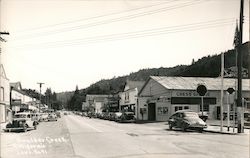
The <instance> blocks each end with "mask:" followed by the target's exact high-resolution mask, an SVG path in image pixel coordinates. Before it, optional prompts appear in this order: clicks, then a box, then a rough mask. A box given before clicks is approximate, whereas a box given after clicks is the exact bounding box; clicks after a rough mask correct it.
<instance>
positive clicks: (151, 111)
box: [148, 103, 156, 121]
mask: <svg viewBox="0 0 250 158" xmlns="http://www.w3.org/2000/svg"><path fill="white" fill-rule="evenodd" d="M155 119H156V116H155V103H149V104H148V120H149V121H155Z"/></svg>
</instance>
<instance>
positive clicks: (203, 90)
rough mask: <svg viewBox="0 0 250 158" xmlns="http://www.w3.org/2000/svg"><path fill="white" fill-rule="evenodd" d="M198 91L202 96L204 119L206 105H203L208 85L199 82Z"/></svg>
mask: <svg viewBox="0 0 250 158" xmlns="http://www.w3.org/2000/svg"><path fill="white" fill-rule="evenodd" d="M196 91H197V93H198V94H199V95H200V96H201V117H202V119H203V112H204V107H203V97H204V96H205V95H206V93H207V87H206V86H205V85H203V84H199V85H198V87H197V88H196Z"/></svg>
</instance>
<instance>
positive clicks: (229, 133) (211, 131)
mask: <svg viewBox="0 0 250 158" xmlns="http://www.w3.org/2000/svg"><path fill="white" fill-rule="evenodd" d="M203 131H204V132H209V133H218V134H228V135H237V134H238V133H231V132H221V131H213V130H206V129H204V130H203Z"/></svg>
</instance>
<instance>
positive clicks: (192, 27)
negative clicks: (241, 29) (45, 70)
mask: <svg viewBox="0 0 250 158" xmlns="http://www.w3.org/2000/svg"><path fill="white" fill-rule="evenodd" d="M232 23H234V19H220V20H213V21H207V22H199V23H191V24H186V25H177V26H170V27H163V28H156V29H150V30H142V31H136V32H127V33H119V34H111V35H103V36H94V37H88V38H81V39H75V40H66V41H65V40H64V41H56V42H46V43H40V44H33V45H29V44H28V45H24V46H17V47H16V48H18V49H22V48H25V46H29V47H34V46H35V47H36V46H38V47H39V46H41V45H42V46H47V47H49V48H51V47H52V48H53V47H58V46H70V45H79V44H87V43H97V42H102V41H104V42H107V41H113V40H125V39H131V38H140V37H147V36H156V35H164V34H170V33H179V32H185V31H196V30H201V29H208V28H214V27H221V26H225V25H229V24H230V25H231V24H232Z"/></svg>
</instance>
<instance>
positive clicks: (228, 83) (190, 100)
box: [138, 76, 250, 121]
mask: <svg viewBox="0 0 250 158" xmlns="http://www.w3.org/2000/svg"><path fill="white" fill-rule="evenodd" d="M198 84H204V85H205V86H206V87H207V90H208V91H207V93H206V95H205V96H204V106H203V110H204V112H206V113H208V117H209V119H219V118H220V110H221V109H220V100H221V99H220V89H221V79H220V78H205V77H204V78H203V77H166V76H164V77H159V76H151V77H150V78H149V79H148V80H147V82H146V83H145V85H144V86H143V87H142V89H141V91H140V92H139V94H138V104H139V106H138V109H139V111H140V115H139V117H138V118H139V119H140V120H142V119H143V120H151V121H167V120H168V118H169V117H170V116H171V115H172V114H173V113H174V112H175V111H177V110H182V109H191V110H194V111H196V112H200V111H201V109H202V108H201V97H200V96H199V94H198V93H197V92H196V88H197V86H198ZM235 85H236V80H235V79H230V78H225V79H224V98H223V100H224V101H223V102H224V108H223V109H224V112H226V109H227V108H226V107H227V97H228V93H227V91H226V90H227V89H228V88H231V87H232V88H234V89H235ZM242 91H243V92H242V97H243V98H244V99H245V100H248V101H249V100H250V79H243V80H242ZM229 97H230V98H231V97H232V98H233V100H234V96H229ZM245 108H246V109H247V110H250V105H249V103H248V104H246V105H245ZM230 110H231V111H232V110H233V104H231V105H230Z"/></svg>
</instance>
